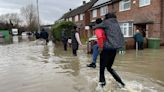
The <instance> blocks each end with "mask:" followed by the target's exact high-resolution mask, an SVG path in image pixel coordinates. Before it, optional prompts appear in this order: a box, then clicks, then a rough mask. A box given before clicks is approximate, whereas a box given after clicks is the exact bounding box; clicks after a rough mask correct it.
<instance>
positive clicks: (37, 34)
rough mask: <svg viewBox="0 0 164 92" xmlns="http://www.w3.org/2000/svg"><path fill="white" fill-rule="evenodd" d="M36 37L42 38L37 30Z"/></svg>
mask: <svg viewBox="0 0 164 92" xmlns="http://www.w3.org/2000/svg"><path fill="white" fill-rule="evenodd" d="M35 38H36V39H39V38H40V34H39V32H37V31H36V32H35Z"/></svg>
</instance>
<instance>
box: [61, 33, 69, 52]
mask: <svg viewBox="0 0 164 92" xmlns="http://www.w3.org/2000/svg"><path fill="white" fill-rule="evenodd" d="M62 42H63V45H64V50H65V51H67V42H68V36H67V35H66V33H65V30H63V31H62Z"/></svg>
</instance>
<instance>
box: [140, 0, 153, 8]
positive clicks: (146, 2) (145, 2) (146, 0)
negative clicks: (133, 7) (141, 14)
mask: <svg viewBox="0 0 164 92" xmlns="http://www.w3.org/2000/svg"><path fill="white" fill-rule="evenodd" d="M150 4H151V0H139V7H143V6H147V5H150Z"/></svg>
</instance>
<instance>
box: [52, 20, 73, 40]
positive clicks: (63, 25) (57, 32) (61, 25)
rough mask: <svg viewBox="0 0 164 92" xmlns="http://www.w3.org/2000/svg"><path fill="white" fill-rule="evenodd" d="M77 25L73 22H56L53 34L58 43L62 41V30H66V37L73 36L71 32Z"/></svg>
mask: <svg viewBox="0 0 164 92" xmlns="http://www.w3.org/2000/svg"><path fill="white" fill-rule="evenodd" d="M74 25H75V24H74V23H73V22H71V21H60V22H56V23H55V24H54V25H53V27H52V34H53V37H54V39H55V40H56V41H61V33H62V30H63V29H65V30H66V31H65V33H66V35H67V36H68V37H69V36H71V30H72V28H73V26H74Z"/></svg>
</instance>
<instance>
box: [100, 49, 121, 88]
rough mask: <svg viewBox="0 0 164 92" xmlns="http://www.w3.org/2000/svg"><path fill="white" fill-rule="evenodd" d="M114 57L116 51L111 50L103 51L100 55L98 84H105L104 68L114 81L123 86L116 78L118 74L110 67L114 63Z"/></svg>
mask: <svg viewBox="0 0 164 92" xmlns="http://www.w3.org/2000/svg"><path fill="white" fill-rule="evenodd" d="M115 56H116V50H115V49H111V50H103V51H102V52H101V54H100V77H99V82H104V83H105V82H106V81H105V75H104V72H105V68H107V70H108V72H110V73H111V75H112V76H113V77H114V79H115V80H116V81H117V82H119V83H121V84H122V85H124V83H123V82H122V80H121V78H120V77H119V76H118V74H117V73H116V72H115V70H114V69H112V65H113V63H114V59H115Z"/></svg>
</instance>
